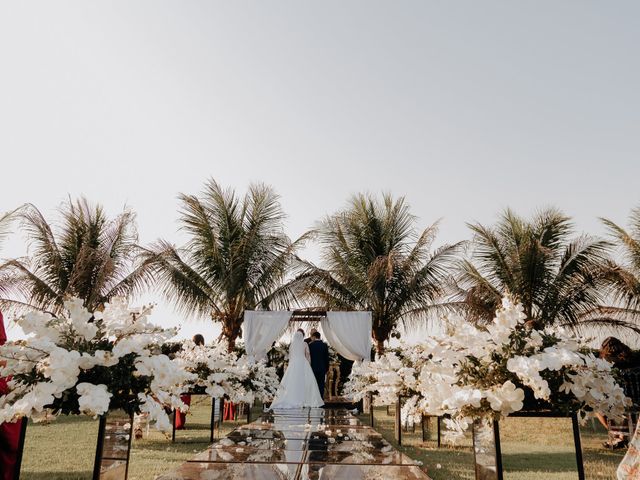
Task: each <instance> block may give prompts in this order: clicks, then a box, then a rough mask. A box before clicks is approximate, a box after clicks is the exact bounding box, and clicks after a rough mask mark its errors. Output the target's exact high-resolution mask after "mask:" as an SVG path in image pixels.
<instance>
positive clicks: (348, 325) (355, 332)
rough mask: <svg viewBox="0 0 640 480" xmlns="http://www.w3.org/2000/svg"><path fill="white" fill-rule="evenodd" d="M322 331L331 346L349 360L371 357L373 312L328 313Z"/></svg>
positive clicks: (323, 321)
mask: <svg viewBox="0 0 640 480" xmlns="http://www.w3.org/2000/svg"><path fill="white" fill-rule="evenodd" d="M322 331H323V332H324V334H325V336H326V337H327V341H328V342H329V345H331V346H332V347H333V348H335V349H336V351H337V352H338V353H339V354H340V355H342V356H343V357H344V358H348V359H349V360H354V361H358V360H369V359H370V357H371V312H327V318H326V319H324V320H322Z"/></svg>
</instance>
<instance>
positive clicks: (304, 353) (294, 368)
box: [271, 332, 324, 409]
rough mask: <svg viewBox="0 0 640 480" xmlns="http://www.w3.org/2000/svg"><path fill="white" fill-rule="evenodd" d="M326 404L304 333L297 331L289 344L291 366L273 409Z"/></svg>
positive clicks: (286, 372)
mask: <svg viewBox="0 0 640 480" xmlns="http://www.w3.org/2000/svg"><path fill="white" fill-rule="evenodd" d="M322 405H324V402H323V401H322V397H321V396H320V390H318V383H317V382H316V378H315V376H314V375H313V370H311V365H310V364H309V347H308V345H307V344H306V343H305V342H304V338H303V335H302V333H300V332H296V333H295V334H294V335H293V340H291V345H290V346H289V366H288V367H287V370H286V371H285V372H284V376H283V377H282V381H281V382H280V387H279V388H278V393H277V394H276V398H275V399H274V400H273V403H272V404H271V408H272V409H277V408H302V407H321V406H322Z"/></svg>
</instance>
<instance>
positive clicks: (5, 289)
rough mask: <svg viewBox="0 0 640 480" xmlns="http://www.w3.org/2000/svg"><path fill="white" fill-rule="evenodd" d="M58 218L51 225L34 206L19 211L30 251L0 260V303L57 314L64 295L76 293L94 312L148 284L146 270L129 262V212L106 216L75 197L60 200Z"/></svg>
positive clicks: (132, 248)
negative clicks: (23, 256)
mask: <svg viewBox="0 0 640 480" xmlns="http://www.w3.org/2000/svg"><path fill="white" fill-rule="evenodd" d="M60 217H61V218H60V221H59V223H57V224H51V223H49V222H48V221H47V220H46V219H45V218H44V216H43V215H42V213H40V211H39V210H38V209H37V208H36V207H35V206H33V205H26V206H25V207H24V208H23V209H22V210H21V211H20V212H19V214H18V219H19V220H20V223H21V227H22V229H23V231H24V233H25V234H26V236H27V239H28V242H29V249H30V251H31V255H30V256H29V257H27V258H19V259H13V260H9V261H7V262H5V263H4V264H2V265H0V275H1V276H2V291H0V294H2V297H3V298H0V307H4V308H14V309H16V308H17V309H20V308H21V307H22V308H24V307H27V308H36V309H39V310H44V311H50V312H52V313H53V314H57V313H60V312H61V311H62V308H63V302H64V300H65V299H66V298H69V297H78V298H81V299H82V300H83V301H84V305H85V306H86V307H87V308H88V309H89V310H90V311H96V310H98V309H100V308H102V306H103V305H104V304H105V303H106V302H108V301H109V299H111V298H113V297H115V296H125V297H126V296H130V295H132V294H134V293H136V292H138V291H140V290H142V289H143V288H144V287H146V286H147V285H148V283H149V276H148V273H149V269H148V268H147V266H146V265H144V264H140V265H134V262H133V256H134V254H135V253H136V251H137V248H138V247H137V245H136V242H137V239H138V236H137V231H136V224H135V214H134V213H133V212H132V211H130V210H124V211H123V212H122V213H121V214H119V215H117V216H116V217H115V218H113V219H109V218H108V217H107V216H106V214H105V212H104V209H103V208H102V207H101V206H99V205H96V206H92V205H90V204H89V202H87V200H85V199H80V200H77V201H75V202H74V201H71V200H69V201H68V202H67V203H65V204H63V205H62V207H61V209H60Z"/></svg>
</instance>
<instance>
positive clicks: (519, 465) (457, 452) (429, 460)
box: [21, 397, 623, 480]
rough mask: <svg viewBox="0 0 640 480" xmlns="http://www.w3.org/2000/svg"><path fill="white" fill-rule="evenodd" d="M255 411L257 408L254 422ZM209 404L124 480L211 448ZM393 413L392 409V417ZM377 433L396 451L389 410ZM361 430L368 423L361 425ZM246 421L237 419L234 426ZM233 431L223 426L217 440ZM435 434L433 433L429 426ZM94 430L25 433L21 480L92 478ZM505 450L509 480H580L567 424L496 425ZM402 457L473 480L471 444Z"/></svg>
mask: <svg viewBox="0 0 640 480" xmlns="http://www.w3.org/2000/svg"><path fill="white" fill-rule="evenodd" d="M259 410H260V408H259V407H258V408H256V410H255V413H254V418H255V417H257V414H258V413H259ZM210 413H211V408H210V400H208V399H205V398H204V397H194V401H193V405H192V411H191V413H190V414H189V416H188V419H187V427H188V428H187V429H186V430H184V431H179V432H178V435H177V442H176V443H171V439H166V438H165V437H164V436H163V435H162V434H160V433H158V432H156V431H154V430H153V429H151V430H150V435H149V436H148V437H146V438H145V439H143V440H138V441H134V442H133V447H132V453H131V463H130V470H129V478H130V479H131V480H153V478H154V477H155V476H156V475H158V474H160V473H163V472H166V471H168V470H171V469H173V468H175V467H176V466H178V465H179V464H181V463H183V462H184V461H185V460H187V459H189V458H190V457H192V456H193V455H194V454H195V453H197V452H199V451H201V450H203V449H205V448H206V447H207V445H208V442H209V426H208V425H209V416H210ZM391 413H393V409H391ZM375 417H376V425H375V427H376V429H377V430H378V431H379V432H380V433H382V434H383V435H384V436H385V437H386V438H387V440H389V441H390V442H391V443H392V444H393V445H394V446H397V445H396V444H395V440H394V438H393V421H394V417H393V416H388V415H387V413H386V409H384V408H377V409H376V411H375ZM362 419H363V421H364V422H365V423H366V422H367V421H368V417H367V416H363V417H362ZM245 421H246V420H245V419H241V420H240V422H239V423H244V422H245ZM236 425H238V423H234V422H225V423H223V426H222V431H221V435H222V436H224V435H226V434H227V433H228V432H230V431H231V430H232V429H233V428H235V426H236ZM431 426H432V430H433V432H434V433H435V428H433V427H434V426H435V425H434V424H433V423H432V425H431ZM97 427H98V422H97V421H96V420H91V419H87V418H86V417H60V418H59V419H58V420H56V421H55V422H53V423H50V424H46V425H43V424H37V425H29V427H28V430H27V440H26V442H25V452H24V460H23V468H22V477H21V478H22V479H23V480H76V479H78V480H87V479H90V478H91V473H92V468H93V459H94V455H95V444H96V436H97ZM501 433H502V449H503V459H504V466H505V479H507V480H541V479H545V480H547V479H548V480H573V479H575V478H577V475H576V467H575V456H574V453H573V437H572V434H571V422H570V420H569V419H535V418H512V419H507V420H505V421H504V422H501ZM604 440H606V434H605V432H604V430H603V429H600V428H595V424H591V423H589V424H588V425H587V426H585V427H583V429H582V442H583V447H584V459H585V470H586V475H587V478H588V479H615V470H616V467H617V465H618V463H619V462H620V460H621V459H622V456H623V452H610V451H608V450H605V449H603V448H602V446H601V444H602V442H603V441H604ZM400 450H402V451H403V452H404V453H406V454H407V455H409V456H410V457H412V458H415V459H417V460H420V461H422V462H423V463H424V468H425V470H427V472H428V473H429V475H430V476H431V477H432V478H433V479H434V480H452V479H473V478H474V476H473V453H472V452H471V442H470V440H468V441H466V442H465V443H463V444H462V445H460V446H456V447H451V446H443V447H441V448H440V449H437V448H436V444H435V440H430V441H427V442H425V443H423V442H422V439H421V435H420V432H419V429H416V432H415V433H410V432H404V434H403V445H402V447H400Z"/></svg>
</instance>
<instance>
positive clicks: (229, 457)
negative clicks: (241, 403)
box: [157, 408, 429, 480]
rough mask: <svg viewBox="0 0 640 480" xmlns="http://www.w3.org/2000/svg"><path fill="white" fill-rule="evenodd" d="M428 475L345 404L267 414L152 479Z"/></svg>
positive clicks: (409, 478)
mask: <svg viewBox="0 0 640 480" xmlns="http://www.w3.org/2000/svg"><path fill="white" fill-rule="evenodd" d="M216 479H221V480H222V479H224V480H233V479H256V480H258V479H260V480H272V479H273V480H276V479H278V480H315V479H323V480H329V479H335V480H365V479H398V480H429V477H428V476H427V475H426V474H425V473H424V472H423V471H422V470H421V469H420V467H419V466H418V465H417V464H416V462H415V461H414V460H412V459H411V458H409V457H407V456H406V455H404V454H403V453H400V452H399V451H397V450H396V449H394V448H393V447H392V446H391V445H390V444H389V443H388V442H387V441H386V440H385V439H384V438H382V436H381V435H380V434H379V433H378V432H376V431H375V430H373V429H372V428H371V427H369V426H366V425H362V424H361V423H360V421H359V420H358V419H357V418H356V417H354V416H353V415H352V414H351V413H349V412H347V411H346V410H345V409H338V410H333V409H321V408H316V409H299V410H281V411H279V412H276V413H266V414H264V415H263V416H262V417H261V418H260V419H258V420H257V421H255V422H253V423H251V424H249V425H245V426H242V427H240V428H237V429H236V430H234V431H233V432H231V433H230V434H229V435H228V436H227V438H224V439H222V440H220V441H219V442H218V443H216V444H214V445H212V446H211V447H209V448H208V449H207V450H205V451H204V452H202V453H200V454H198V455H197V456H196V457H194V458H193V459H192V460H189V461H188V462H187V463H184V464H183V465H181V466H180V467H179V468H178V469H177V470H175V471H173V472H171V473H168V474H166V475H161V476H159V477H158V478H157V480H216Z"/></svg>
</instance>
